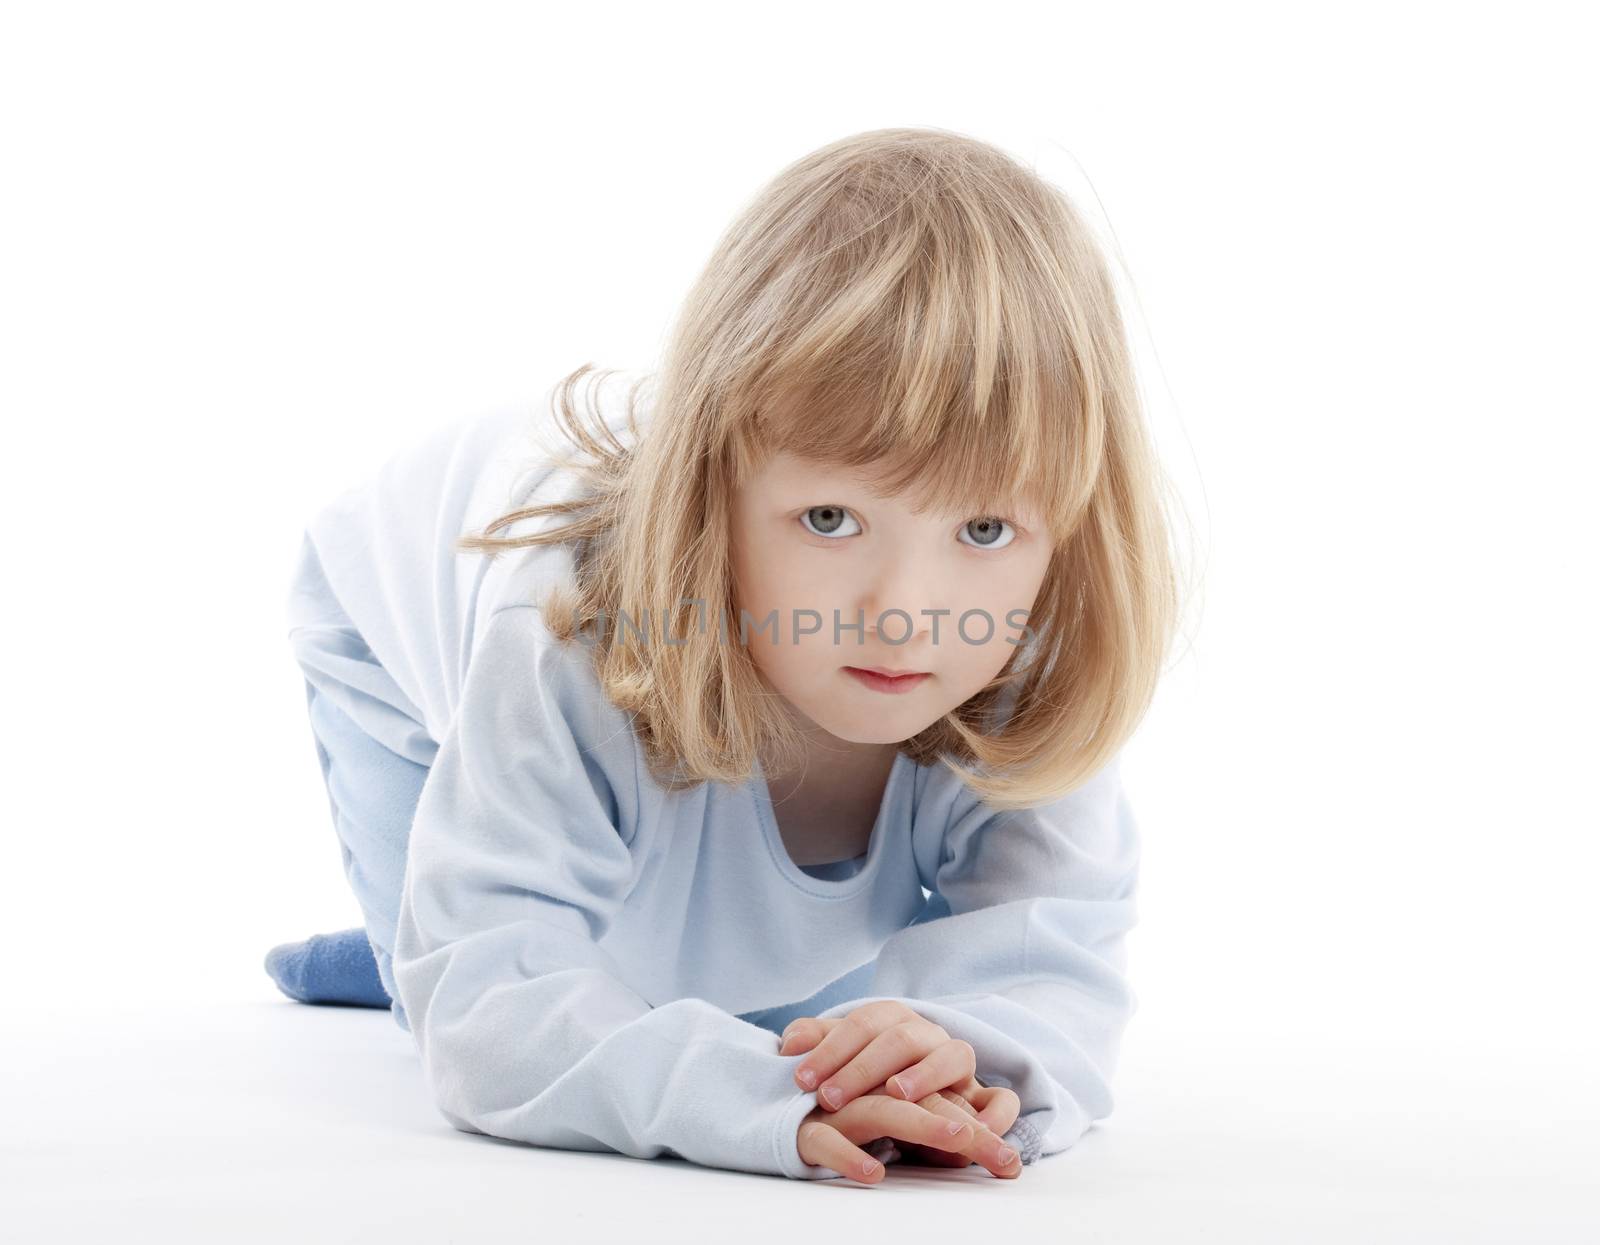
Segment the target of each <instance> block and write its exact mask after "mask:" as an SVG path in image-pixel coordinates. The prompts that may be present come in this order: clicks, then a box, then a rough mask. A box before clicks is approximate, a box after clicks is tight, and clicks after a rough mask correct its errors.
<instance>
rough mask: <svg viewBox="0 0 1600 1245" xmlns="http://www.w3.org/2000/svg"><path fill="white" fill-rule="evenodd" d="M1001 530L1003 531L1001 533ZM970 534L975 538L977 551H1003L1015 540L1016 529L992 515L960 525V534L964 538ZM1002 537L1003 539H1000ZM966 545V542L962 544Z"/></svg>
mask: <svg viewBox="0 0 1600 1245" xmlns="http://www.w3.org/2000/svg"><path fill="white" fill-rule="evenodd" d="M1001 528H1004V529H1005V531H1004V532H1001V530H1000V529H1001ZM968 532H972V533H973V534H974V535H975V536H977V538H978V539H977V541H976V542H975V543H974V547H975V548H978V549H1004V548H1005V547H1006V546H1007V545H1009V544H1010V543H1011V542H1012V541H1013V540H1015V539H1016V538H1017V529H1016V528H1014V527H1012V526H1011V524H1009V523H1007V522H1006V521H1005V520H1004V519H1000V518H996V517H995V516H993V515H986V516H985V517H984V518H981V519H973V520H971V521H970V522H967V523H963V524H962V525H961V534H962V535H963V536H965V535H966V534H967V533H968ZM1002 537H1004V539H1002ZM963 543H966V542H963Z"/></svg>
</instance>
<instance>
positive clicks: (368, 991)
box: [265, 927, 392, 1007]
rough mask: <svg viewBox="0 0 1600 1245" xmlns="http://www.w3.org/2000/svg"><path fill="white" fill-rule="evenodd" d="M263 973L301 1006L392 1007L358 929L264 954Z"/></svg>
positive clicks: (288, 944)
mask: <svg viewBox="0 0 1600 1245" xmlns="http://www.w3.org/2000/svg"><path fill="white" fill-rule="evenodd" d="M265 968H266V970H267V975H268V976H269V977H271V978H272V980H273V981H274V982H276V983H277V986H278V989H280V990H282V991H283V992H284V993H285V994H287V995H288V996H289V997H290V998H291V999H295V1000H296V1001H298V1002H301V1003H342V1004H345V1005H346V1006H351V1007H388V1006H389V1005H390V1003H391V1002H392V1000H391V999H390V998H389V992H388V991H387V990H385V989H384V988H383V980H382V979H381V978H380V977H379V976H378V962H377V960H375V959H374V958H373V955H372V943H371V942H369V941H368V940H367V931H366V930H365V929H362V928H360V927H357V928H355V929H345V930H340V931H339V932H338V933H336V934H313V935H312V936H311V937H310V938H308V939H307V940H306V941H305V942H286V943H283V944H282V945H281V946H277V947H274V948H272V950H271V951H268V952H267V958H266V961H265Z"/></svg>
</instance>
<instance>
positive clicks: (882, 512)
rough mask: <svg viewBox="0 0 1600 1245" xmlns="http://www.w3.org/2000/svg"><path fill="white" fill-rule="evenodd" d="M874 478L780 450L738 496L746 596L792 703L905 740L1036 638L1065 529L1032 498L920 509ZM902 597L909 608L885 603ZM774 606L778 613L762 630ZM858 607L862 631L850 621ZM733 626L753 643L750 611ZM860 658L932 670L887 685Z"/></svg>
mask: <svg viewBox="0 0 1600 1245" xmlns="http://www.w3.org/2000/svg"><path fill="white" fill-rule="evenodd" d="M873 483H874V481H873V479H872V478H871V476H870V475H868V474H852V473H850V472H848V471H846V470H845V469H843V468H839V467H833V466H825V465H820V464H817V463H813V462H810V461H809V460H806V459H802V458H797V457H795V456H793V455H790V454H773V455H772V456H770V457H769V458H768V460H767V462H766V464H765V466H764V467H763V468H762V469H761V471H760V473H759V474H758V475H757V476H756V477H755V478H753V479H752V480H750V481H749V482H748V484H747V485H746V486H744V487H742V488H741V489H739V490H738V493H737V496H736V497H735V500H734V513H733V529H734V530H733V533H732V548H733V563H734V577H735V587H734V602H735V609H736V610H743V611H746V612H747V613H748V614H749V617H750V622H749V628H750V634H749V648H750V655H751V658H752V659H753V660H754V662H755V664H756V667H757V669H759V670H760V671H761V672H762V674H763V675H764V676H765V677H766V678H767V680H768V681H769V682H770V683H771V684H772V685H773V687H775V688H776V689H777V690H778V692H779V693H780V694H782V695H783V696H784V697H785V698H786V699H787V700H788V701H789V703H790V704H791V705H793V706H794V707H795V708H796V709H798V710H799V711H800V712H801V713H802V714H804V715H805V716H806V717H807V718H809V719H810V720H811V721H813V722H815V723H816V724H817V725H818V726H820V727H821V728H822V729H823V730H825V731H827V732H829V733H830V734H832V735H834V736H835V737H837V738H839V739H843V740H849V741H852V742H856V743H896V742H899V741H901V740H904V739H908V738H910V737H911V736H912V735H915V734H916V733H917V732H918V731H921V730H923V729H924V728H926V727H927V726H929V725H930V724H931V723H933V722H935V721H937V720H938V719H939V718H940V717H942V716H943V715H944V714H946V713H948V712H949V711H950V710H952V709H954V708H955V707H956V706H958V705H960V704H962V703H963V702H964V701H966V700H968V699H970V698H971V697H972V696H973V695H974V694H976V693H977V692H978V691H979V690H980V689H981V688H982V687H983V685H984V684H985V683H986V682H988V681H989V680H990V679H991V678H993V677H994V676H995V675H996V674H998V673H999V671H1000V668H1001V667H1002V666H1004V665H1005V664H1006V662H1007V661H1008V660H1009V659H1010V658H1011V655H1012V653H1014V652H1015V651H1016V645H1017V644H1019V643H1021V642H1022V641H1023V640H1024V639H1025V638H1026V637H1025V635H1024V633H1023V631H1022V624H1023V623H1024V622H1026V621H1027V612H1028V611H1029V610H1031V609H1032V608H1033V604H1034V600H1035V598H1036V597H1037V596H1038V593H1039V587H1040V585H1041V584H1042V583H1043V582H1044V577H1045V572H1046V570H1047V569H1048V567H1049V561H1050V554H1051V544H1050V540H1049V536H1048V533H1046V532H1045V531H1044V530H1043V524H1042V522H1041V516H1040V515H1039V514H1038V512H1037V511H1036V510H1035V509H1033V508H1032V507H1028V508H1025V509H1023V510H1019V511H1007V510H1006V509H1005V508H1004V507H997V514H996V515H993V516H991V515H984V514H972V515H937V514H933V513H928V514H923V515H920V516H919V515H915V514H913V513H912V511H911V507H910V504H909V503H908V501H907V500H905V499H904V498H902V497H898V496H896V497H881V496H878V495H877V494H876V493H874V492H873V489H872V487H871V486H872V485H873ZM994 518H999V519H1002V520H1005V521H1006V522H1005V523H1004V524H1003V525H1000V526H997V525H996V524H994V523H993V521H992V520H993V519H994ZM986 520H989V522H987V523H986V522H985V521H986ZM806 610H814V611H815V612H816V614H817V615H818V616H820V624H819V623H818V620H817V619H816V618H813V617H812V616H811V615H809V614H805V613H804V612H803V611H806ZM893 610H899V611H904V613H903V614H900V613H888V614H887V615H886V616H884V617H881V618H880V615H883V614H885V612H886V611H893ZM935 611H948V612H947V613H935ZM969 611H979V612H971V613H969ZM1014 611H1018V612H1014ZM773 612H776V619H777V622H776V628H775V629H774V628H773V627H772V626H770V625H769V626H768V627H767V628H766V630H764V631H761V632H759V633H758V632H757V631H756V628H757V627H758V626H760V625H761V624H762V623H764V622H765V621H766V620H767V616H768V615H769V614H770V613H773ZM963 614H967V618H966V621H965V623H964V624H962V628H961V629H958V626H957V624H958V621H959V620H960V619H961V617H962V615H963ZM836 615H837V619H838V623H839V630H838V641H837V643H836V642H835V638H834V634H835V633H834V621H835V617H836ZM906 616H909V620H908V618H907V617H906ZM858 621H859V622H861V623H862V627H861V629H860V630H859V631H858V630H850V629H847V628H848V627H851V626H852V625H853V624H855V623H856V622H858ZM936 624H937V633H936V632H935V625H936ZM880 626H881V631H880V630H879V628H880ZM808 628H809V629H812V630H811V634H801V633H802V632H804V631H806V630H807V629H808ZM774 630H775V631H776V642H774ZM728 633H729V642H730V643H738V642H739V616H738V615H737V614H735V616H734V617H732V618H730V619H729V627H728ZM936 637H937V639H936ZM1008 641H1009V642H1008ZM849 666H855V667H884V668H887V669H892V670H915V671H926V672H927V675H928V677H926V678H923V679H921V680H919V681H918V682H917V683H916V684H915V685H914V686H912V687H910V688H909V689H908V690H905V691H902V692H887V691H881V690H875V689H874V688H872V687H870V686H868V685H866V684H864V683H863V682H861V681H860V680H858V679H857V677H856V676H855V675H852V674H851V673H850V672H849V671H848V670H847V669H846V667H849Z"/></svg>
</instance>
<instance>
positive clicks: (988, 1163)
mask: <svg viewBox="0 0 1600 1245" xmlns="http://www.w3.org/2000/svg"><path fill="white" fill-rule="evenodd" d="M917 1105H918V1106H922V1107H925V1108H927V1110H928V1111H929V1112H930V1113H932V1114H935V1115H939V1116H941V1117H943V1118H944V1119H946V1120H950V1121H956V1120H960V1121H962V1122H964V1123H966V1124H967V1125H969V1126H970V1127H971V1128H972V1135H971V1137H970V1138H969V1137H966V1136H965V1135H963V1136H961V1137H959V1138H957V1139H956V1143H955V1144H949V1145H944V1146H941V1147H940V1148H941V1149H944V1150H953V1151H958V1152H959V1153H961V1154H963V1155H965V1156H966V1157H967V1161H968V1162H970V1163H981V1164H982V1165H983V1166H984V1167H987V1168H988V1169H989V1170H990V1172H992V1173H993V1174H994V1175H996V1176H999V1177H1001V1178H1009V1177H1011V1176H1014V1175H1016V1174H1017V1172H1018V1171H1020V1170H1021V1166H1022V1165H1021V1162H1020V1159H1019V1157H1018V1155H1017V1153H1016V1151H1015V1150H1014V1149H1012V1147H1010V1146H1008V1145H1006V1143H1005V1139H1004V1137H1003V1136H1002V1135H1001V1134H1000V1133H997V1132H995V1131H994V1130H993V1129H991V1128H989V1127H988V1126H987V1125H986V1124H985V1123H984V1122H983V1121H982V1120H981V1119H976V1118H974V1117H973V1115H972V1113H971V1111H969V1110H967V1109H966V1108H965V1107H963V1106H958V1105H957V1104H956V1103H952V1102H951V1101H950V1100H949V1099H947V1098H946V1097H945V1096H944V1095H943V1094H929V1095H928V1096H927V1097H926V1098H924V1099H922V1100H921V1102H919V1103H918V1104H917ZM963 1141H964V1142H965V1144H959V1143H960V1142H963ZM935 1144H937V1143H935ZM1003 1150H1010V1151H1011V1154H1012V1157H1011V1159H1010V1160H1009V1161H1007V1160H1006V1159H1004V1158H1003V1157H1002V1156H1001V1151H1003Z"/></svg>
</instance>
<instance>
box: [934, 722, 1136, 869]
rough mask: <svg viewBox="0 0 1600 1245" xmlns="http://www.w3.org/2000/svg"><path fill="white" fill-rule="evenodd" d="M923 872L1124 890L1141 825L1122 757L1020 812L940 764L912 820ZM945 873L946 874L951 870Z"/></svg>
mask: <svg viewBox="0 0 1600 1245" xmlns="http://www.w3.org/2000/svg"><path fill="white" fill-rule="evenodd" d="M913 828H914V841H915V843H916V854H917V863H918V869H919V872H922V873H923V876H924V881H923V884H924V885H925V886H928V887H929V889H937V887H936V886H935V885H934V884H933V883H932V882H930V881H928V880H927V879H928V878H929V877H932V878H937V877H938V875H939V873H940V871H941V870H947V871H969V870H975V871H982V872H985V873H987V874H989V875H990V876H999V875H1009V876H1011V877H1014V878H1019V879H1020V878H1021V877H1023V876H1033V877H1036V878H1038V879H1039V880H1040V881H1041V882H1045V881H1047V880H1050V881H1051V883H1052V884H1055V883H1059V881H1060V880H1061V879H1062V878H1063V877H1064V876H1066V875H1069V874H1070V875H1071V876H1072V877H1073V878H1074V880H1075V882H1077V883H1078V884H1084V883H1087V884H1089V885H1090V886H1091V887H1093V886H1095V885H1097V884H1099V883H1096V882H1095V879H1097V878H1098V879H1100V880H1101V882H1103V884H1104V885H1105V886H1107V887H1113V888H1114V887H1120V886H1121V885H1122V884H1123V882H1122V880H1123V879H1125V878H1126V877H1128V876H1129V875H1130V874H1131V873H1132V872H1133V870H1134V869H1135V867H1136V865H1137V861H1138V854H1139V844H1138V834H1137V825H1136V823H1135V821H1134V818H1133V812H1132V809H1131V807H1130V805H1129V802H1128V798H1127V794H1126V791H1125V789H1124V786H1123V782H1122V773H1121V755H1120V754H1118V755H1117V756H1114V757H1112V759H1111V760H1110V761H1109V762H1107V763H1106V764H1105V765H1104V766H1102V767H1101V768H1100V769H1099V770H1098V771H1096V772H1095V773H1094V774H1092V775H1090V777H1089V778H1088V779H1086V780H1085V781H1084V782H1082V783H1080V784H1079V785H1078V786H1077V787H1076V788H1074V789H1073V790H1072V791H1069V792H1068V793H1067V794H1065V795H1062V796H1058V797H1057V798H1056V799H1053V800H1049V801H1046V802H1044V803H1042V804H1037V805H1034V806H1032V807H1029V808H1022V809H1007V810H1001V809H995V808H993V807H991V806H990V805H988V804H986V803H984V802H983V800H982V799H980V798H979V796H978V794H977V793H976V792H975V791H974V790H973V789H972V788H971V787H970V786H968V785H967V783H966V781H965V780H964V779H963V778H962V777H961V776H960V775H958V774H957V773H956V771H955V770H953V769H951V768H950V766H948V765H946V764H944V763H943V762H940V763H938V764H936V765H934V766H931V767H927V773H926V775H925V777H924V779H923V781H922V782H921V783H920V784H919V792H918V799H917V805H916V812H915V821H914V826H913ZM947 876H948V872H947Z"/></svg>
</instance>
